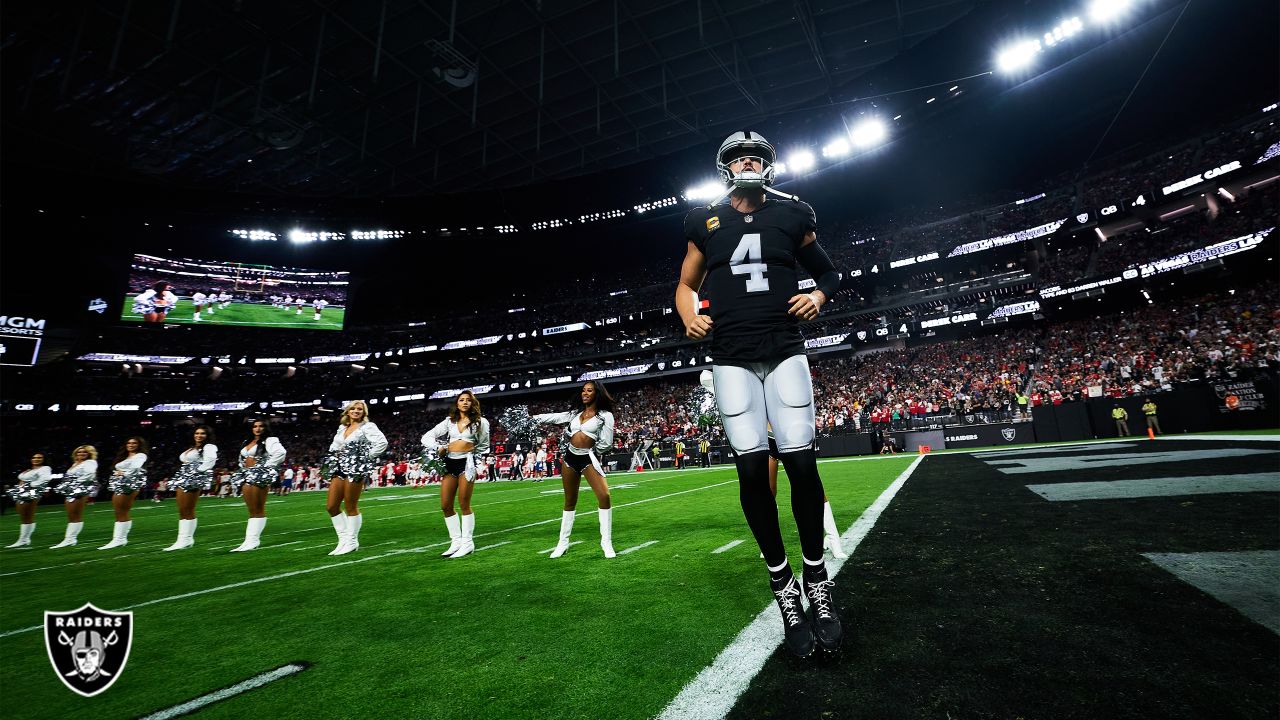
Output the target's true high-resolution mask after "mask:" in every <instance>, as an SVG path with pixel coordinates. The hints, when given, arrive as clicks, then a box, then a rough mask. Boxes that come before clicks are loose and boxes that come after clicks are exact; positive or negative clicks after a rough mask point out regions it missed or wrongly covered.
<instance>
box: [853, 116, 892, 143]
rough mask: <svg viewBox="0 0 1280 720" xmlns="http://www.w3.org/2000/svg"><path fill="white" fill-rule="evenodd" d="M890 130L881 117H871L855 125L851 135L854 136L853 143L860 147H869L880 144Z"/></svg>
mask: <svg viewBox="0 0 1280 720" xmlns="http://www.w3.org/2000/svg"><path fill="white" fill-rule="evenodd" d="M888 135H889V130H888V128H886V127H885V124H884V122H883V121H881V120H880V119H879V118H871V119H870V120H863V121H862V122H861V123H858V124H857V125H855V126H854V128H853V132H851V133H849V136H850V137H851V138H853V144H854V145H855V146H857V147H860V148H868V147H871V146H873V145H879V144H880V143H882V142H884V139H885V138H886V137H888Z"/></svg>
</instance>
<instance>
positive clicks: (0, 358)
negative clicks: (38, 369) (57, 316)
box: [0, 315, 45, 366]
mask: <svg viewBox="0 0 1280 720" xmlns="http://www.w3.org/2000/svg"><path fill="white" fill-rule="evenodd" d="M44 330H45V320H44V319H42V318H41V319H37V318H29V317H23V316H21V315H0V365H18V366H29V365H35V364H36V358H37V357H39V355H40V341H41V339H43V337H44Z"/></svg>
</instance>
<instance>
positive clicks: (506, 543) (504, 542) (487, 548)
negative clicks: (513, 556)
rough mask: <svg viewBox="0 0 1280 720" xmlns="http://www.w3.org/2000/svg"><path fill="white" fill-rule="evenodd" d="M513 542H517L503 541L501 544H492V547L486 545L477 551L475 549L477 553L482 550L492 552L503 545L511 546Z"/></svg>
mask: <svg viewBox="0 0 1280 720" xmlns="http://www.w3.org/2000/svg"><path fill="white" fill-rule="evenodd" d="M513 542H515V541H514V540H503V541H502V542H500V543H494V544H492V545H485V546H484V547H478V548H476V549H475V552H480V551H481V550H492V549H494V548H496V547H502V546H503V545H510V544H511V543H513Z"/></svg>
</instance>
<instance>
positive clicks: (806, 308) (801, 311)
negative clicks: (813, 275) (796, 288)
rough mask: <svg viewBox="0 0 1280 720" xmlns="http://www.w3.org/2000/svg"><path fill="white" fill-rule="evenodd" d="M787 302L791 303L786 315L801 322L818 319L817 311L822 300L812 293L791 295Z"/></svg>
mask: <svg viewBox="0 0 1280 720" xmlns="http://www.w3.org/2000/svg"><path fill="white" fill-rule="evenodd" d="M787 302H789V303H791V308H790V309H789V310H787V314H788V315H795V316H796V317H798V318H800V319H801V320H812V319H814V318H816V317H818V309H819V308H821V307H822V302H823V301H822V300H819V296H818V295H815V294H813V293H800V294H799V295H792V296H791V299H790V300H788V301H787Z"/></svg>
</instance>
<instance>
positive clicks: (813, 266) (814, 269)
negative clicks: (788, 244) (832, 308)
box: [796, 242, 840, 300]
mask: <svg viewBox="0 0 1280 720" xmlns="http://www.w3.org/2000/svg"><path fill="white" fill-rule="evenodd" d="M796 259H797V260H799V261H800V264H801V265H802V266H803V267H804V269H805V270H807V271H808V272H809V275H810V277H812V278H813V279H814V281H815V282H817V283H818V289H819V290H821V291H822V294H823V295H826V296H827V299H828V300H830V299H831V298H832V296H834V295H835V294H836V292H837V291H838V290H839V289H840V274H839V273H837V272H836V266H835V263H832V262H831V258H830V257H829V256H828V255H827V251H826V250H823V249H822V246H821V245H819V244H818V243H817V242H811V243H809V244H808V245H804V246H802V247H801V248H800V249H799V250H797V251H796Z"/></svg>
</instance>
